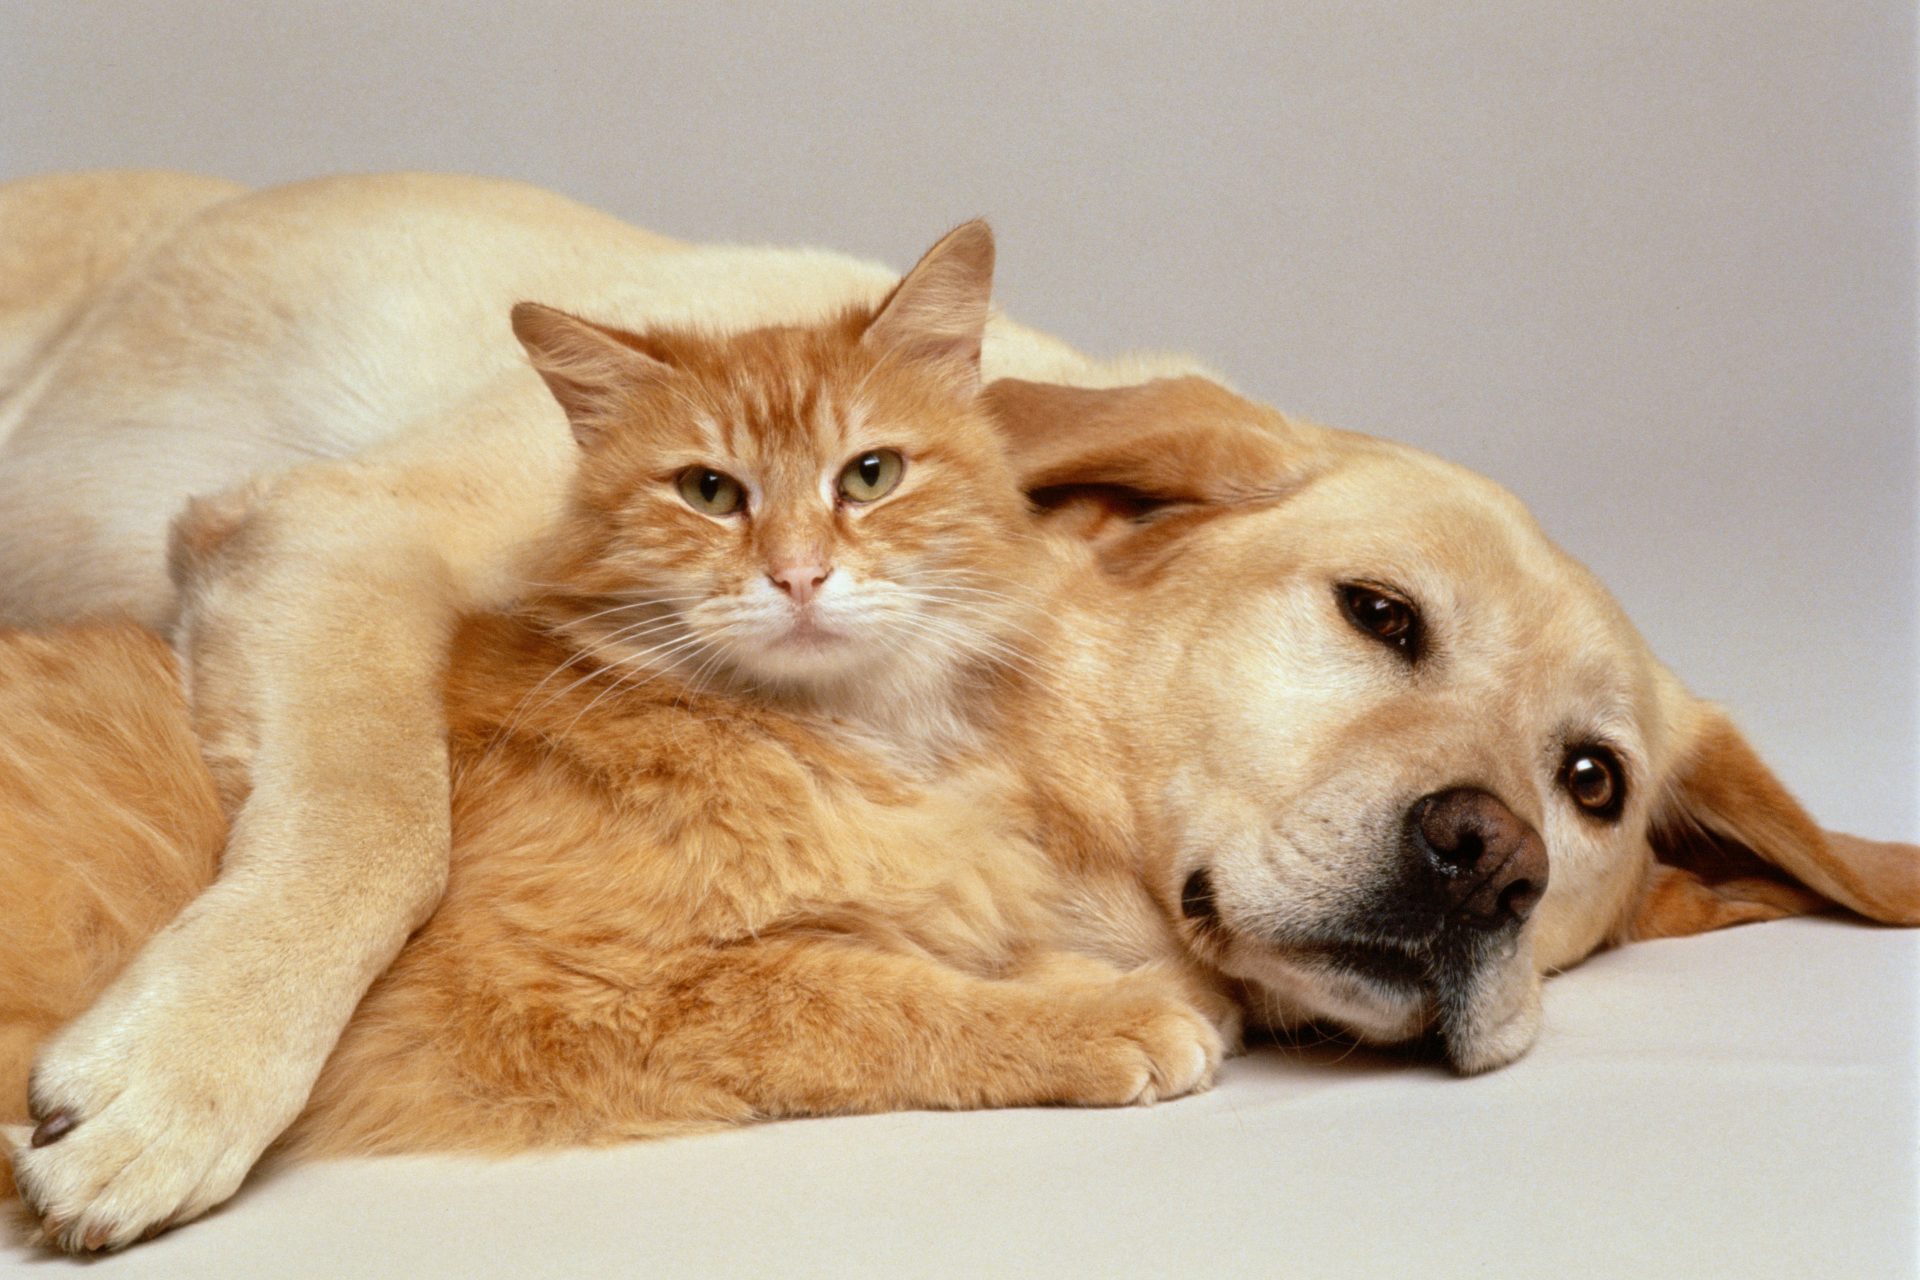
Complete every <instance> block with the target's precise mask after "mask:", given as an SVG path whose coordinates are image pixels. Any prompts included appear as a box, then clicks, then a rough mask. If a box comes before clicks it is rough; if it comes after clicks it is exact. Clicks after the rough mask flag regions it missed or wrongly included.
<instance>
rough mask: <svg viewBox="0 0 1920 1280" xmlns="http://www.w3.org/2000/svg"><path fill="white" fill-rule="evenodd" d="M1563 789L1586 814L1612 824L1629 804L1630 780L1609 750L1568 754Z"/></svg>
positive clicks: (1588, 748)
mask: <svg viewBox="0 0 1920 1280" xmlns="http://www.w3.org/2000/svg"><path fill="white" fill-rule="evenodd" d="M1560 786H1561V787H1562V788H1563V789H1564V790H1565V791H1566V793H1567V794H1568V795H1569V796H1571V797H1572V798H1573V802H1574V804H1576V805H1578V806H1579V807H1580V808H1581V810H1582V811H1583V812H1585V813H1589V814H1592V815H1593V816H1594V817H1596V818H1601V819H1604V820H1606V821H1608V822H1611V821H1612V820H1613V819H1615V818H1617V817H1619V816H1620V808H1621V806H1622V805H1624V804H1625V803H1626V802H1627V780H1626V777H1625V775H1623V774H1622V773H1621V771H1620V761H1619V758H1618V757H1616V756H1615V755H1614V754H1613V752H1611V751H1609V750H1607V749H1606V748H1605V747H1596V746H1581V747H1574V748H1573V749H1572V750H1570V751H1568V752H1567V757H1566V760H1565V761H1564V762H1563V763H1562V764H1561V766H1560Z"/></svg>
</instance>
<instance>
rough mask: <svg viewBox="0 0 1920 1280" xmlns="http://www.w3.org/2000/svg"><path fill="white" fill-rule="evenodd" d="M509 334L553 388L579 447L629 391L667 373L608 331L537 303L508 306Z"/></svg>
mask: <svg viewBox="0 0 1920 1280" xmlns="http://www.w3.org/2000/svg"><path fill="white" fill-rule="evenodd" d="M513 336H514V337H516V338H518V339H520V345H521V346H523V347H525V348H526V349H527V357H528V358H529V359H530V360H532V361H533V367H534V371H535V372H537V373H538V374H539V375H540V377H541V379H542V380H544V381H545V382H546V384H547V389H548V390H549V391H551V392H553V398H554V399H555V400H558V401H559V402H560V407H561V408H562V409H564V410H566V413H567V421H568V422H570V423H572V424H573V435H574V439H576V440H578V441H579V442H580V444H581V445H582V447H584V448H592V447H593V446H594V445H595V444H597V443H599V441H600V439H601V438H602V437H603V435H604V434H605V431H606V428H607V426H608V425H609V424H610V423H611V422H612V421H613V420H614V419H616V418H617V417H618V416H619V414H620V410H621V408H622V406H623V405H624V404H626V403H627V400H628V398H629V397H630V396H631V395H632V393H633V392H635V391H637V390H639V389H641V388H642V387H645V386H647V385H649V384H651V383H653V382H657V381H658V380H659V379H660V378H662V377H665V376H666V375H667V374H669V373H670V372H672V366H670V365H668V364H666V363H664V362H662V361H659V360H656V359H654V358H653V357H652V356H650V355H648V354H646V353H645V352H643V351H639V350H637V349H635V348H634V347H633V346H631V345H630V344H629V343H627V342H626V341H624V340H623V337H624V335H622V334H621V332H620V331H619V330H617V329H608V328H605V327H603V326H601V325H597V324H594V323H593V322H591V321H589V320H582V319H580V317H578V316H572V315H568V314H567V313H566V312H564V311H560V310H556V309H555V308H553V307H543V306H541V305H540V304H539V303H537V302H522V303H519V304H518V305H516V306H515V307H514V309H513Z"/></svg>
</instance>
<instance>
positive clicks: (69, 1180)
mask: <svg viewBox="0 0 1920 1280" xmlns="http://www.w3.org/2000/svg"><path fill="white" fill-rule="evenodd" d="M86 1022H87V1020H83V1022H82V1024H77V1025H76V1026H75V1027H74V1028H72V1029H71V1030H70V1032H69V1033H68V1034H65V1035H63V1036H61V1037H60V1039H59V1040H58V1041H56V1042H55V1044H54V1045H53V1046H51V1047H50V1048H49V1049H48V1050H47V1051H46V1052H45V1053H43V1055H42V1057H41V1059H40V1061H39V1062H38V1063H36V1064H35V1067H34V1072H33V1084H32V1108H33V1119H34V1121H35V1126H34V1128H33V1129H32V1131H31V1133H30V1135H29V1136H28V1137H27V1140H26V1142H25V1143H23V1144H19V1145H16V1146H14V1149H13V1152H12V1158H13V1177H14V1181H15V1183H16V1184H17V1187H18V1190H19V1193H20V1198H21V1200H22V1202H23V1203H24V1204H25V1205H26V1207H27V1208H28V1210H29V1211H30V1212H32V1213H33V1214H34V1215H35V1216H36V1217H37V1218H38V1219H39V1221H40V1224H41V1229H42V1233H43V1236H44V1240H45V1243H47V1244H48V1245H50V1246H52V1247H54V1248H57V1249H64V1250H67V1251H69V1252H76V1253H77V1252H83V1251H87V1252H90V1251H96V1250H112V1249H120V1248H124V1247H125V1246H127V1245H129V1244H132V1243H134V1242H135V1241H138V1240H141V1239H144V1238H146V1237H148V1236H150V1235H154V1234H157V1233H158V1232H160V1231H163V1230H165V1229H166V1228H167V1227H169V1226H172V1225H174V1224H175V1223H178V1222H185V1221H187V1220H188V1219H191V1218H196V1217H198V1216H199V1215H201V1214H203V1213H205V1212H206V1211H207V1210H208V1209H211V1208H212V1207H213V1206H215V1205H217V1204H219V1203H220V1202H221V1201H223V1200H225V1199H227V1198H228V1197H229V1196H231V1195H232V1194H233V1193H234V1191H235V1190H236V1189H238V1187H239V1186H240V1183H241V1181H242V1180H243V1179H244V1178H245V1177H246V1175H247V1171H248V1170H249V1169H250V1168H252V1166H253V1163H254V1161H255V1160H256V1159H257V1158H258V1156H259V1154H260V1152H261V1151H262V1150H264V1149H265V1148H266V1145H267V1144H268V1143H269V1142H271V1141H272V1140H273V1138H274V1137H275V1136H276V1135H277V1134H278V1133H279V1132H280V1130H281V1128H282V1127H284V1125H285V1123H286V1119H287V1116H286V1108H285V1106H284V1105H281V1103H280V1100H279V1098H278V1096H277V1091H276V1090H273V1089H271V1088H264V1089H263V1088H262V1087H261V1086H262V1085H263V1084H266V1083H267V1082H264V1081H258V1080H246V1079H241V1078H240V1077H241V1076H242V1075H244V1073H242V1072H238V1071H235V1070H234V1061H235V1060H234V1059H233V1058H231V1057H230V1058H228V1060H227V1061H226V1062H225V1063H224V1064H222V1063H218V1062H215V1061H212V1060H210V1054H209V1051H210V1050H213V1048H214V1047H213V1046H211V1045H209V1044H207V1043H204V1042H202V1043H197V1044H196V1043H191V1041H192V1040H193V1039H194V1037H193V1036H192V1035H191V1034H190V1033H181V1032H180V1031H178V1030H175V1031H174V1032H173V1034H166V1033H165V1032H164V1029H163V1032H162V1034H157V1035H156V1034H152V1033H151V1029H147V1030H148V1034H142V1031H143V1028H142V1027H141V1026H140V1020H139V1019H138V1018H137V1017H136V1018H135V1019H133V1020H132V1021H131V1022H128V1023H121V1024H119V1025H109V1027H108V1028H107V1031H106V1034H105V1035H100V1036H95V1035H85V1034H82V1035H74V1034H72V1032H75V1031H86V1030H88V1029H89V1028H88V1027H87V1025H86ZM96 1025H97V1024H96ZM228 1048H229V1050H230V1049H231V1046H228ZM215 1052H218V1051H217V1050H215ZM297 1106H298V1104H297V1101H296V1103H295V1107H296V1109H297Z"/></svg>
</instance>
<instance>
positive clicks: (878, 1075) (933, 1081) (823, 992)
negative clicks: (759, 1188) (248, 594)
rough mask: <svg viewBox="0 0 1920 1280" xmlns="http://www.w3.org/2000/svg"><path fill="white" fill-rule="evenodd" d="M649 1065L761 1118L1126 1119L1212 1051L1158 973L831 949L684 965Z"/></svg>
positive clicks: (740, 951)
mask: <svg viewBox="0 0 1920 1280" xmlns="http://www.w3.org/2000/svg"><path fill="white" fill-rule="evenodd" d="M670 972H672V974H673V977H672V982H673V985H674V987H675V989H676V990H679V991H683V992H685V991H697V992H698V993H699V998H698V1000H697V1001H693V1002H688V1001H686V1000H684V999H682V1000H681V1001H679V1002H677V1007H676V1008H674V1009H673V1010H671V1011H662V1013H661V1015H660V1018H661V1020H660V1022H659V1023H658V1024H657V1037H656V1038H655V1040H654V1043H653V1046H652V1049H651V1052H650V1054H649V1060H650V1061H651V1062H652V1063H654V1064H657V1066H658V1067H659V1069H660V1070H662V1071H663V1072H666V1073H669V1074H672V1075H674V1076H676V1077H682V1078H684V1079H686V1081H687V1083H688V1084H691V1085H700V1086H719V1087H721V1088H722V1089H724V1090H725V1091H726V1092H728V1093H731V1094H733V1095H734V1096H737V1097H739V1098H740V1099H741V1100H742V1101H744V1102H745V1103H746V1104H747V1105H748V1106H750V1107H751V1108H752V1109H753V1110H754V1111H755V1112H757V1113H758V1114H761V1115H765V1116H789V1115H820V1114H830V1113H835V1112H870V1111H888V1110H899V1109H907V1108H921V1107H940V1108H976V1107H1006V1106H1031V1105H1044V1104H1066V1105H1075V1106H1126V1105H1130V1104H1136V1103H1150V1102H1156V1101H1160V1100H1162V1099H1166V1098H1176V1097H1180V1096H1182V1095H1184V1094H1188V1093H1193V1092H1196V1091H1198V1090H1202V1089H1205V1088H1207V1087H1209V1086H1210V1085H1211V1084H1212V1083H1213V1079H1214V1074H1215V1072H1216V1070H1217V1069H1218V1067H1219V1064H1220V1059H1221V1056H1222V1054H1223V1053H1224V1052H1225V1049H1226V1045H1225V1042H1224V1040H1223V1038H1222V1036H1221V1033H1220V1031H1219V1030H1218V1029H1217V1028H1216V1026H1215V1025H1214V1022H1213V1020H1212V1019H1210V1018H1209V1017H1208V1016H1206V1014H1205V1013H1203V1012H1202V1011H1201V1009H1200V1008H1198V1007H1197V1006H1196V1005H1195V1004H1194V1003H1193V1002H1192V1001H1190V1000H1189V999H1187V998H1186V996H1185V994H1184V993H1183V992H1182V989H1181V987H1180V985H1179V984H1178V983H1177V982H1175V981H1172V980H1170V979H1169V978H1168V977H1167V976H1166V975H1165V974H1163V973H1160V972H1158V971H1153V970H1146V971H1140V972H1137V973H1131V974H1117V975H1116V976H1113V977H1111V978H1107V979H1091V980H1090V979H1089V977H1088V976H1087V975H1086V974H1085V973H1079V974H1075V975H1073V976H1055V975H1053V974H1046V973H1035V974H1032V975H1029V976H1024V977H1017V978H1010V979H987V978H980V977H976V976H973V975H970V974H966V973H963V972H961V971H959V970H956V969H952V968H949V967H947V966H945V965H942V964H940V963H938V962H936V961H933V960H931V959H928V958H925V957H921V956H914V955H902V954H897V953H892V952H886V951H879V950H875V949H869V948H866V947H862V946H860V945H858V944H856V943H853V942H849V941H846V940H841V939H821V938H790V939H776V940H768V941H762V942H756V943H751V944H747V945H743V946H739V947H734V948H729V949H726V950H719V951H709V952H704V953H701V954H698V955H695V956H687V957H682V958H680V959H679V960H677V961H676V963H675V964H674V965H672V966H671V967H670Z"/></svg>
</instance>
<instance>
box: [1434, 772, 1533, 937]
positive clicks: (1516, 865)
mask: <svg viewBox="0 0 1920 1280" xmlns="http://www.w3.org/2000/svg"><path fill="white" fill-rule="evenodd" d="M1407 834H1408V836H1409V837H1410V843H1411V844H1412V846H1413V849H1414V853H1415V856H1416V857H1417V859H1418V860H1419V862H1420V863H1421V866H1420V869H1419V874H1421V875H1423V876H1424V878H1425V879H1426V881H1427V885H1428V891H1429V892H1430V893H1432V894H1433V895H1434V896H1435V897H1436V898H1437V899H1438V900H1439V902H1440V904H1441V905H1442V907H1443V909H1444V910H1445V912H1446V918H1447V922H1448V923H1449V924H1453V925H1463V926H1466V927H1468V928H1474V929H1498V928H1502V927H1504V926H1506V925H1510V924H1519V923H1520V922H1522V921H1524V920H1525V919H1526V918H1527V917H1528V916H1529V915H1532V914H1533V909H1534V908H1535V907H1536V906H1538V905H1540V898H1541V896H1542V895H1543V894H1545V893H1546V891H1547V846H1546V845H1545V844H1544V843H1543V842H1542V841H1541V839H1540V834H1539V833H1538V832H1536V831H1535V830H1534V829H1533V828H1532V827H1530V826H1528V825H1527V824H1526V823H1525V822H1524V821H1522V820H1521V818H1520V817H1519V815H1517V814H1515V813H1514V811H1513V810H1511V809H1509V808H1507V806H1506V805H1505V804H1503V803H1501V801H1500V798H1499V797H1498V796H1495V795H1493V794H1491V793H1489V792H1486V791H1480V790H1477V789H1474V788H1471V787H1457V788H1455V789H1454V790H1452V791H1438V792H1435V793H1434V794H1432V795H1430V796H1422V797H1421V798H1420V799H1419V800H1417V801H1415V802H1414V805H1413V807H1412V808H1411V809H1409V810H1408V811H1407Z"/></svg>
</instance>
